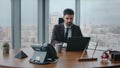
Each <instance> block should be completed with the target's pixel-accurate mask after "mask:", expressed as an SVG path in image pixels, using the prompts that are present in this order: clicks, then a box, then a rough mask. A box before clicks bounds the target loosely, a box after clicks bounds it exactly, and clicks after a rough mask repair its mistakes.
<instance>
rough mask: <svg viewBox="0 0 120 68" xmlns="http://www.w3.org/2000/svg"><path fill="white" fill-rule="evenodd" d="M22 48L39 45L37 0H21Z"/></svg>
mask: <svg viewBox="0 0 120 68" xmlns="http://www.w3.org/2000/svg"><path fill="white" fill-rule="evenodd" d="M21 22H22V23H21V46H22V47H23V48H25V47H30V46H31V44H33V43H37V37H38V36H37V0H21Z"/></svg>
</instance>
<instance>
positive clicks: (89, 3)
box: [0, 0, 120, 26]
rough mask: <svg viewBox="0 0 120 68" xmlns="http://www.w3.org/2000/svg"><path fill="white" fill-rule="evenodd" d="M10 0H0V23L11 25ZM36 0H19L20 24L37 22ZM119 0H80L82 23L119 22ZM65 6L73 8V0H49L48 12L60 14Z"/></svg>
mask: <svg viewBox="0 0 120 68" xmlns="http://www.w3.org/2000/svg"><path fill="white" fill-rule="evenodd" d="M10 1H11V0H0V25H3V26H5V25H11V2H10ZM36 6H37V0H21V17H22V18H21V19H22V24H23V25H24V24H37V7H36ZM119 6H120V0H81V10H80V13H81V14H80V16H81V17H80V20H81V22H82V23H93V24H100V23H101V24H110V23H119V22H120V7H119ZM65 8H72V9H73V10H75V0H50V13H54V12H59V13H60V14H62V12H63V10H64V9H65Z"/></svg>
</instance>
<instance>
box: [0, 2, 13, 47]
mask: <svg viewBox="0 0 120 68" xmlns="http://www.w3.org/2000/svg"><path fill="white" fill-rule="evenodd" d="M11 38H12V37H11V0H0V45H1V46H0V48H1V47H2V44H3V42H5V41H7V42H9V44H10V48H11V43H12V42H11Z"/></svg>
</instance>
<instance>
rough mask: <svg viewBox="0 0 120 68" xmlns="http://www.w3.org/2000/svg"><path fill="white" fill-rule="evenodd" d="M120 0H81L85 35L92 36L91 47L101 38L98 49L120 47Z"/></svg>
mask: <svg viewBox="0 0 120 68" xmlns="http://www.w3.org/2000/svg"><path fill="white" fill-rule="evenodd" d="M118 6H120V0H109V1H108V0H81V7H80V9H81V17H80V20H81V24H80V26H81V27H82V32H83V33H84V36H91V37H92V39H91V45H90V46H89V47H90V48H93V46H95V44H96V42H97V40H99V47H98V49H99V48H100V49H108V48H113V49H118V50H119V48H120V47H119V46H120V45H119V44H120V7H118Z"/></svg>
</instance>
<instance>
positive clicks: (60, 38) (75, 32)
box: [51, 23, 82, 45]
mask: <svg viewBox="0 0 120 68" xmlns="http://www.w3.org/2000/svg"><path fill="white" fill-rule="evenodd" d="M71 29H72V37H82V33H81V30H80V28H79V26H76V25H74V24H73V25H72V27H71ZM60 42H65V40H64V24H63V23H62V24H58V25H55V26H54V28H53V32H52V38H51V44H53V45H54V44H55V43H60Z"/></svg>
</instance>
